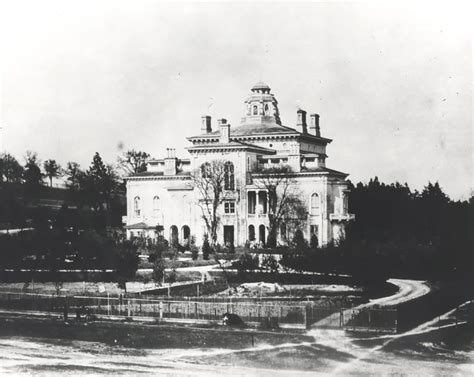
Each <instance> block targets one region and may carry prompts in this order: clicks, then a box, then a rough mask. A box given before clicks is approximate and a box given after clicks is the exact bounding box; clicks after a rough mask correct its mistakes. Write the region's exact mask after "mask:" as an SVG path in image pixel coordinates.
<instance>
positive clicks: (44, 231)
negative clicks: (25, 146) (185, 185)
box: [0, 150, 149, 287]
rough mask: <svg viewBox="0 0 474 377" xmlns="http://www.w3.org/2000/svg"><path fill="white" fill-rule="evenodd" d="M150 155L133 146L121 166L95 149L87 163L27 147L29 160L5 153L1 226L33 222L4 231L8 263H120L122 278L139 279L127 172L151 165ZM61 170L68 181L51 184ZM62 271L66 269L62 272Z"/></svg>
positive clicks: (49, 266)
mask: <svg viewBox="0 0 474 377" xmlns="http://www.w3.org/2000/svg"><path fill="white" fill-rule="evenodd" d="M148 157H149V155H148V154H146V153H144V152H136V151H133V150H132V151H127V152H125V153H124V154H123V155H122V156H120V157H119V158H118V165H117V166H116V167H114V166H112V165H110V164H105V163H104V161H103V160H102V158H101V156H100V155H99V153H95V155H94V156H93V159H92V162H91V164H90V165H89V167H88V168H87V169H82V168H81V167H80V165H79V164H78V163H75V162H68V163H67V165H66V167H65V168H62V167H61V166H60V165H59V164H58V163H57V162H56V161H55V160H46V161H45V162H44V163H43V164H42V163H41V162H40V160H39V159H38V156H37V154H36V153H32V152H27V153H26V156H25V157H24V164H23V165H22V164H21V163H20V162H19V161H18V160H17V159H16V158H15V157H13V156H12V155H10V154H8V153H6V154H2V155H0V223H1V224H0V225H1V227H0V229H10V230H11V229H17V228H21V229H23V228H27V230H23V231H17V230H13V231H11V233H7V232H3V233H2V234H0V275H1V270H2V269H13V270H15V271H16V270H20V269H31V270H47V271H49V272H50V273H52V274H51V276H56V275H55V272H57V271H58V270H61V269H68V270H70V269H73V270H76V269H80V270H90V269H102V270H105V269H113V270H115V271H116V274H115V276H116V279H117V281H118V282H119V284H120V285H121V286H122V287H124V286H125V285H124V282H125V281H127V280H129V279H131V278H133V276H134V275H135V272H136V270H137V268H138V263H139V257H138V249H139V247H140V244H139V243H138V242H136V240H132V241H130V240H126V239H125V235H124V232H123V230H122V215H123V214H124V213H125V185H124V182H123V179H122V178H123V177H121V175H122V176H123V175H127V174H132V173H134V172H137V171H142V170H143V169H144V165H145V160H146V158H148ZM57 177H62V178H63V181H64V183H65V188H55V187H52V183H53V178H57ZM58 276H59V275H58Z"/></svg>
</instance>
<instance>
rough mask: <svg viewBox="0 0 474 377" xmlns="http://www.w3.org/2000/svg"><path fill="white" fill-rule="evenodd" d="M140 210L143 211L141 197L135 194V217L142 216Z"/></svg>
mask: <svg viewBox="0 0 474 377" xmlns="http://www.w3.org/2000/svg"><path fill="white" fill-rule="evenodd" d="M140 211H141V203H140V197H139V196H135V198H134V199H133V212H134V214H135V217H139V216H140Z"/></svg>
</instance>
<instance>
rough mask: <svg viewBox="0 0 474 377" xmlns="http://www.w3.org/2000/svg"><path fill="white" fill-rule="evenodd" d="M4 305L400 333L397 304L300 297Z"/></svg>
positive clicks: (14, 299)
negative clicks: (227, 317)
mask: <svg viewBox="0 0 474 377" xmlns="http://www.w3.org/2000/svg"><path fill="white" fill-rule="evenodd" d="M0 308H4V309H10V310H26V311H39V312H53V313H58V314H62V315H65V313H67V315H71V316H74V314H75V315H76V316H77V317H80V316H81V315H89V316H92V315H95V316H105V317H107V316H109V317H111V316H114V317H117V316H119V317H124V318H134V317H137V318H140V317H151V318H155V319H156V320H163V321H177V322H180V321H184V322H186V321H188V322H193V321H211V322H219V321H220V320H221V319H222V317H223V315H224V314H225V313H232V314H237V315H238V316H239V317H240V318H241V319H242V320H243V321H244V322H245V323H254V324H258V323H263V322H265V321H266V323H272V324H274V325H276V326H280V327H290V328H291V327H293V328H310V327H311V326H324V327H333V328H341V329H342V328H343V329H346V330H366V331H380V332H396V331H397V325H398V323H397V310H396V309H395V308H380V307H370V308H359V309H358V308H353V309H345V308H344V307H343V305H342V304H328V305H317V304H315V303H313V302H308V301H300V302H291V301H252V300H247V301H226V302H218V301H200V300H196V299H195V298H193V299H191V298H189V299H186V300H183V299H180V300H173V299H161V298H149V297H141V298H137V297H111V296H107V297H95V296H79V295H78V296H57V295H48V294H39V293H23V292H0Z"/></svg>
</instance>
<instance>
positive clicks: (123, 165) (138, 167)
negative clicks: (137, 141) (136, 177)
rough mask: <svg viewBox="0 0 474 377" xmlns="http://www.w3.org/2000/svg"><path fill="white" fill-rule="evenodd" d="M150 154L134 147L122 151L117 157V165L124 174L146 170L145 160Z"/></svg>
mask: <svg viewBox="0 0 474 377" xmlns="http://www.w3.org/2000/svg"><path fill="white" fill-rule="evenodd" d="M148 158H150V155H149V154H148V153H146V152H142V151H136V150H134V149H132V150H129V151H127V152H124V153H123V155H122V156H120V157H119V158H118V165H119V167H120V169H121V170H122V171H123V172H124V173H125V175H132V174H136V173H142V172H144V171H146V161H147V160H148Z"/></svg>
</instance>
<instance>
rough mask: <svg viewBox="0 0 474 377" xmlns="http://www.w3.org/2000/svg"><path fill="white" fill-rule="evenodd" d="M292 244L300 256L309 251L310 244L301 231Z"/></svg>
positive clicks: (296, 233) (298, 231) (296, 234)
mask: <svg viewBox="0 0 474 377" xmlns="http://www.w3.org/2000/svg"><path fill="white" fill-rule="evenodd" d="M292 244H293V246H294V247H295V249H296V252H297V253H298V254H301V253H304V252H305V251H306V250H307V249H308V243H307V242H306V240H305V239H304V235H303V232H302V231H301V229H297V230H296V232H295V235H294V237H293V242H292Z"/></svg>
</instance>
